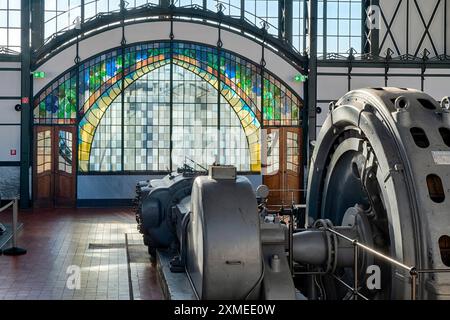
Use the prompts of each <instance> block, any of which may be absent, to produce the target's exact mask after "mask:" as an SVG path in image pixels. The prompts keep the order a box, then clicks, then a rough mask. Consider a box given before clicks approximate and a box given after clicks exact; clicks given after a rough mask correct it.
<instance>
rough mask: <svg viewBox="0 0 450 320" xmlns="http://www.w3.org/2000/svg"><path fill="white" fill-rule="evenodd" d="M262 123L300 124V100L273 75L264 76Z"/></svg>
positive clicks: (279, 124) (271, 124)
mask: <svg viewBox="0 0 450 320" xmlns="http://www.w3.org/2000/svg"><path fill="white" fill-rule="evenodd" d="M263 90H264V99H263V100H264V102H263V104H264V107H263V109H264V112H263V113H264V121H263V123H264V125H265V126H297V125H300V106H301V102H300V100H299V99H298V97H297V96H296V95H294V94H293V93H292V91H290V90H289V89H287V88H286V87H285V85H284V84H282V83H281V82H280V81H279V80H278V79H276V78H275V77H274V76H273V75H270V74H267V75H265V77H264V89H263Z"/></svg>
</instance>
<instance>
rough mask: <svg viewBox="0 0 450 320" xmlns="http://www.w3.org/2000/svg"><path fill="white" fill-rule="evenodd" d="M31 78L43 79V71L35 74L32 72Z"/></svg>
mask: <svg viewBox="0 0 450 320" xmlns="http://www.w3.org/2000/svg"><path fill="white" fill-rule="evenodd" d="M33 77H34V78H35V79H43V78H45V72H44V71H35V72H33Z"/></svg>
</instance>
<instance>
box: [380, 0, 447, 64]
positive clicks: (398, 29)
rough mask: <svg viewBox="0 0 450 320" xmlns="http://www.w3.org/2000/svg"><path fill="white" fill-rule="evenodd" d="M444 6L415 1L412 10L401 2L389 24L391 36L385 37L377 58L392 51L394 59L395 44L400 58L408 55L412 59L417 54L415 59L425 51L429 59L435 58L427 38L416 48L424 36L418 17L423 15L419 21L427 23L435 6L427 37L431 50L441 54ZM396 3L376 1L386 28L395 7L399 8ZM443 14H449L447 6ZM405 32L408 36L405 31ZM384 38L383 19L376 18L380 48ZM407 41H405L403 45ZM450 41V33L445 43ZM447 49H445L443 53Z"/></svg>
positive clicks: (395, 0)
mask: <svg viewBox="0 0 450 320" xmlns="http://www.w3.org/2000/svg"><path fill="white" fill-rule="evenodd" d="M445 2H446V1H440V3H439V0H419V1H417V5H418V8H417V6H416V3H415V1H411V0H409V1H402V2H401V4H400V7H399V10H398V12H397V15H396V16H395V19H394V20H393V23H392V27H391V33H392V37H391V35H389V34H388V35H387V38H386V41H385V43H384V45H383V46H382V47H381V50H380V54H381V55H382V56H384V55H385V52H386V50H387V48H391V49H392V50H394V51H395V53H394V56H397V55H398V53H397V52H396V48H395V45H394V42H395V43H396V45H397V47H398V49H399V51H400V54H401V55H402V54H406V53H408V54H412V55H414V54H415V53H416V52H418V56H419V57H421V54H422V52H423V50H424V49H425V48H426V49H427V50H428V51H429V52H430V53H431V55H430V57H433V56H436V54H435V52H434V49H433V45H432V44H431V41H430V38H429V37H428V35H426V36H425V38H424V40H423V42H422V44H421V45H420V46H419V44H420V41H421V39H422V36H423V34H424V32H425V26H424V24H423V23H422V20H421V17H420V14H419V10H420V13H421V14H422V15H423V19H424V20H425V24H428V23H429V22H430V18H431V16H432V13H433V11H434V9H435V7H436V5H437V4H438V3H439V5H438V7H437V10H436V14H435V16H434V18H433V20H432V21H431V23H430V25H429V33H430V34H431V38H432V39H433V44H434V47H435V48H436V50H437V53H438V55H440V54H443V53H444V51H445V50H444V47H445V46H444V44H445V40H444V38H445V32H444V30H445V28H446V26H445V18H444V17H445V14H444V12H445ZM399 3H400V2H399V0H380V7H381V10H382V11H383V13H384V15H385V17H386V20H387V24H388V25H389V23H390V22H391V20H392V18H393V17H394V13H395V11H396V8H397V5H398V4H399ZM408 3H409V13H408V10H407V4H408ZM447 14H450V6H448V5H447ZM407 28H409V33H408V35H407V34H406V31H407V30H408V29H407ZM386 34H387V27H386V24H385V23H384V21H383V19H382V18H381V17H380V44H381V41H382V39H383V38H384V37H385V35H386ZM407 39H408V41H406V40H407ZM449 41H450V33H449V32H447V43H448V42H449ZM448 49H450V48H447V51H448Z"/></svg>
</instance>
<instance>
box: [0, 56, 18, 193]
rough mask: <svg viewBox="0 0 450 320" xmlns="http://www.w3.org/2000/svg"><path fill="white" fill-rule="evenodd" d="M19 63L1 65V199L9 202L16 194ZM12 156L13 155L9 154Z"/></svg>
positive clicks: (1, 63)
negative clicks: (16, 107)
mask: <svg viewBox="0 0 450 320" xmlns="http://www.w3.org/2000/svg"><path fill="white" fill-rule="evenodd" d="M20 91H21V90H20V63H17V62H0V199H4V200H6V199H11V198H12V197H15V196H16V195H17V194H18V192H19V181H20V177H19V172H20V171H19V161H20V112H17V111H16V110H14V106H15V105H16V104H19V103H20V94H21V92H20ZM12 153H15V155H14V154H12Z"/></svg>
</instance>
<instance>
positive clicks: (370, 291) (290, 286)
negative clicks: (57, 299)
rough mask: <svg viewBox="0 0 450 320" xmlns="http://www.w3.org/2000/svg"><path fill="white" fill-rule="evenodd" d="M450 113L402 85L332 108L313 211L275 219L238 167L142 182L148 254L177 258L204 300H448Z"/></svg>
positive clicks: (315, 163) (317, 166)
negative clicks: (446, 241)
mask: <svg viewBox="0 0 450 320" xmlns="http://www.w3.org/2000/svg"><path fill="white" fill-rule="evenodd" d="M449 108H450V105H449V102H448V99H443V102H442V103H441V105H439V104H437V103H436V102H435V101H433V100H432V98H431V97H429V96H428V95H426V94H424V93H422V92H419V91H416V90H411V89H398V88H374V89H364V90H357V91H353V92H350V93H348V94H347V95H346V96H344V97H343V98H341V99H340V100H339V101H338V102H337V103H333V104H331V105H330V112H329V115H328V118H327V120H326V121H325V123H324V125H323V127H322V130H321V132H320V135H319V137H318V140H317V141H316V144H315V147H314V152H313V155H312V159H311V164H310V168H309V178H308V194H307V204H306V214H305V213H302V211H301V210H299V206H298V205H297V204H292V207H290V208H282V209H281V210H280V211H277V212H273V211H270V210H268V209H267V207H266V206H265V199H266V198H267V196H268V193H269V190H268V189H267V187H265V186H261V187H259V188H258V189H257V190H256V193H255V192H254V191H253V189H252V185H251V184H250V182H249V181H248V180H247V179H246V178H245V177H240V176H236V169H235V168H234V167H228V166H213V167H211V168H210V169H209V173H208V175H206V173H202V174H200V173H190V174H186V173H185V172H184V173H183V172H181V173H176V174H170V175H168V176H166V177H164V178H163V179H161V180H154V181H151V182H141V183H139V184H138V187H137V198H136V205H137V220H138V224H139V230H140V231H141V232H142V233H143V235H144V242H145V244H146V245H147V246H148V247H149V253H150V254H151V255H152V256H153V257H155V255H156V253H157V251H158V250H159V251H161V252H162V251H164V252H169V253H170V254H171V256H173V259H172V261H171V263H170V270H171V271H172V272H179V273H183V274H185V275H186V277H187V278H188V279H189V283H190V285H191V289H192V291H193V292H194V294H195V297H196V298H198V299H305V298H307V299H321V300H325V299H357V298H361V299H410V298H413V299H416V298H420V299H448V298H450V273H449V268H448V267H449V265H450V261H449V258H448V257H449V254H448V248H446V247H443V246H442V241H441V240H442V237H445V236H447V237H448V234H449V233H450V227H449V226H450V215H449V214H448V213H449V212H450V205H449V203H448V199H446V196H447V194H448V190H449V189H448V188H449V185H450V179H449V175H450V170H449V169H448V168H449V165H450V138H449V137H450V112H449ZM446 133H447V134H446ZM377 270H378V273H377ZM376 276H379V277H380V278H379V279H375V280H374V281H373V284H374V285H373V286H370V285H368V281H369V280H371V279H372V280H373V279H374V278H373V277H376Z"/></svg>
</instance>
